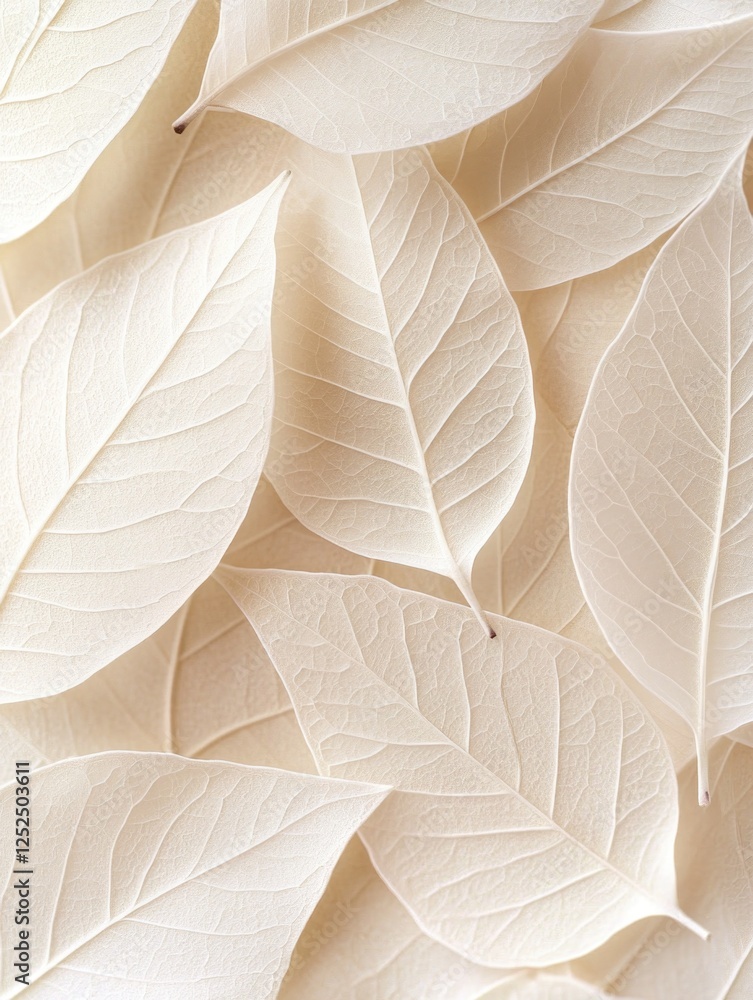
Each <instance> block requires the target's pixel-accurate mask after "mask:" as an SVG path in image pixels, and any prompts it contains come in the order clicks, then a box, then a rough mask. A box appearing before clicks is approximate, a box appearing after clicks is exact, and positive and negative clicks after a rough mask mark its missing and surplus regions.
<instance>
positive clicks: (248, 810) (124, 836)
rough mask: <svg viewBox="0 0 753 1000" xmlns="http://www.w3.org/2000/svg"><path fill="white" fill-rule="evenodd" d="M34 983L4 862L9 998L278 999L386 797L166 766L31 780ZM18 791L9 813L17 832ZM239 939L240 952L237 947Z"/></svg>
mask: <svg viewBox="0 0 753 1000" xmlns="http://www.w3.org/2000/svg"><path fill="white" fill-rule="evenodd" d="M31 789H32V790H31V797H32V801H33V817H34V819H33V820H32V822H33V823H34V824H35V825H34V833H33V840H32V842H33V844H34V848H33V856H34V865H33V868H34V872H33V874H32V875H31V876H30V878H31V882H32V899H33V902H32V909H31V914H32V922H31V924H30V927H29V929H30V930H31V954H32V963H31V964H32V985H31V986H30V987H29V988H25V987H23V986H21V985H20V984H16V983H15V982H14V976H15V974H16V971H17V970H15V969H14V968H13V965H12V962H11V960H10V956H11V955H12V954H13V952H12V949H13V947H14V945H16V944H18V941H19V937H18V931H19V927H17V926H15V924H14V923H13V922H12V920H11V919H10V914H12V913H14V912H15V909H16V906H17V905H18V898H19V897H18V891H17V890H16V889H14V888H13V883H14V881H15V879H16V878H18V877H20V876H16V875H13V874H12V869H13V867H14V865H13V862H12V860H11V856H10V854H9V853H8V852H7V851H6V852H5V861H4V870H3V872H2V884H3V886H4V887H5V888H4V891H3V896H2V899H0V902H1V903H2V912H3V914H5V915H7V916H6V919H5V920H4V921H3V924H2V937H1V940H2V952H3V954H4V956H8V958H7V960H6V961H5V962H4V963H3V967H2V983H1V987H2V993H1V994H0V995H2V996H3V997H13V996H16V995H17V994H18V993H19V992H21V990H23V996H24V997H28V998H30V1000H32V998H33V1000H57V998H59V997H76V998H77V1000H105V998H112V1000H116V998H117V1000H185V998H186V997H188V996H190V997H191V1000H219V998H229V997H253V998H254V1000H266V998H269V1000H272V998H273V997H275V996H276V995H277V990H278V987H279V984H280V981H281V980H282V977H283V975H284V972H285V968H286V965H287V962H288V959H289V957H290V954H291V952H292V950H293V946H294V944H295V941H296V939H297V937H298V934H299V933H300V932H301V930H302V929H303V926H304V924H305V922H306V920H307V918H308V916H309V914H310V913H311V911H312V909H313V908H314V906H315V905H316V903H317V901H318V899H319V897H320V896H321V894H322V891H323V890H324V887H325V885H326V882H327V879H328V877H329V875H330V872H331V871H332V869H333V867H334V865H335V862H336V861H337V859H338V857H339V855H340V853H341V851H342V850H343V848H344V846H345V845H346V844H347V842H348V840H349V839H350V837H351V836H352V834H353V833H354V832H355V830H356V829H357V828H358V827H359V826H360V824H361V823H362V822H363V821H364V820H365V819H366V817H367V816H368V815H369V814H370V813H371V812H372V810H373V809H374V808H375V807H376V806H377V805H378V804H379V803H380V802H381V801H382V800H383V799H384V796H385V793H386V791H387V789H385V788H380V787H373V786H367V785H363V784H360V785H359V784H356V783H351V782H341V781H329V780H326V779H322V778H317V777H312V776H311V775H302V774H293V773H290V772H287V771H276V770H273V769H268V768H246V767H242V766H240V765H237V764H223V763H217V762H207V761H189V760H186V759H184V758H182V757H173V756H171V755H166V754H135V753H130V754H126V753H116V754H102V755H97V756H95V757H81V758H77V759H73V760H68V761H63V762H61V763H59V764H53V765H51V766H50V767H47V768H43V769H42V770H41V771H36V772H32V775H31ZM14 791H15V788H13V789H11V790H6V791H5V792H4V793H3V795H2V800H1V802H0V814H1V815H2V819H3V825H4V827H6V828H8V829H10V828H11V827H12V826H13V816H14V811H15V796H14V795H13V792H14ZM229 942H232V943H231V944H230V943H229Z"/></svg>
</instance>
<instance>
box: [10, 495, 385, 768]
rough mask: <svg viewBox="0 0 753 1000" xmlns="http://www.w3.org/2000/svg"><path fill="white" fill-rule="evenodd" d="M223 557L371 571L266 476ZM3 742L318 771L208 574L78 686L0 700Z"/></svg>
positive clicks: (33, 751) (266, 666)
mask: <svg viewBox="0 0 753 1000" xmlns="http://www.w3.org/2000/svg"><path fill="white" fill-rule="evenodd" d="M224 559H225V561H226V562H227V563H229V564H232V565H235V566H246V567H256V568H266V567H281V568H286V569H298V570H313V571H319V572H336V573H347V572H357V573H362V572H364V571H365V570H366V568H367V561H366V560H365V559H362V558H360V557H358V556H354V555H352V554H351V553H349V552H346V551H344V550H343V549H338V548H336V547H335V546H334V545H331V544H330V543H329V542H326V541H325V540H324V539H322V538H317V537H316V536H315V535H312V534H311V533H310V532H309V531H307V530H306V529H305V528H303V527H302V525H300V524H299V523H298V522H297V521H296V520H295V518H294V517H293V516H292V515H291V514H290V513H289V512H288V511H287V510H286V509H285V508H284V507H283V505H282V504H281V503H280V500H279V499H278V497H277V496H276V495H275V493H274V490H273V489H272V487H271V486H270V485H269V482H268V481H267V480H266V479H265V478H262V479H261V481H260V483H259V487H258V489H257V491H256V493H255V494H254V498H253V500H252V502H251V507H250V509H249V512H248V514H247V515H246V518H245V520H244V522H243V524H242V525H241V527H240V529H239V530H238V533H237V535H236V537H235V538H234V539H233V542H232V543H231V545H230V548H229V549H228V551H227V552H226V553H225V555H224ZM3 737H5V740H4V742H3ZM4 745H7V748H8V751H9V753H8V758H7V759H10V757H11V756H12V755H13V753H14V752H22V753H23V754H24V755H25V756H26V757H27V758H28V759H30V760H32V761H33V762H34V764H35V766H40V765H41V764H47V763H52V762H55V761H59V760H62V759H64V758H66V757H73V756H78V755H80V754H90V753H97V752H101V751H103V750H165V751H172V752H173V753H179V754H183V755H184V756H187V757H203V758H206V759H216V758H221V759H223V760H231V761H237V762H238V763H241V764H254V765H262V766H269V767H287V768H289V769H291V770H294V771H314V770H315V766H314V762H313V760H312V758H311V754H310V753H309V751H308V749H307V747H306V744H305V741H304V739H303V737H302V735H301V732H300V728H299V726H298V723H297V721H296V719H295V715H294V712H293V708H292V706H291V704H290V701H289V700H288V697H287V694H286V692H285V688H284V686H283V684H282V682H281V680H280V678H279V676H278V675H277V673H276V671H275V669H274V667H273V666H272V664H271V663H270V662H269V658H268V657H267V654H266V653H265V652H264V649H263V647H262V646H261V644H260V642H259V640H258V638H257V637H256V633H255V632H254V630H253V629H252V628H251V626H250V625H249V624H248V621H247V620H246V617H245V615H244V614H243V613H242V612H241V611H240V610H239V609H238V606H237V605H236V604H235V602H234V601H233V600H232V598H230V597H229V596H228V595H227V594H226V593H225V591H224V590H223V588H222V587H220V586H219V584H217V583H216V582H215V581H214V580H213V579H211V578H210V579H209V580H206V581H205V582H204V583H203V584H202V585H201V586H200V587H199V588H198V590H196V591H195V592H194V593H193V594H192V595H191V597H190V598H189V599H188V601H187V602H186V603H185V604H184V605H183V606H182V607H181V608H180V609H179V610H178V611H177V612H176V613H175V614H174V615H173V617H172V618H171V619H170V620H169V621H168V622H166V623H165V625H163V626H162V628H160V629H158V630H157V631H156V632H155V633H154V635H152V636H150V637H149V638H148V639H145V640H144V641H143V642H142V643H140V644H139V645H138V646H136V647H135V648H134V649H131V650H129V651H128V652H127V653H124V654H123V655H122V656H120V657H118V659H116V660H115V661H114V662H113V663H111V664H109V665H108V666H106V667H105V668H104V669H102V670H100V671H98V672H97V673H96V674H95V675H94V676H93V677H90V678H89V679H88V680H86V681H85V682H84V683H82V684H78V685H77V686H76V687H74V688H72V689H71V690H69V691H64V692H62V693H61V694H58V695H53V696H51V697H48V698H36V699H34V700H32V701H25V702H19V703H17V704H12V705H5V706H3V708H2V710H0V748H2V747H3V746H4ZM14 748H15V751H14Z"/></svg>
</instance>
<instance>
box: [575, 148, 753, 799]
mask: <svg viewBox="0 0 753 1000" xmlns="http://www.w3.org/2000/svg"><path fill="white" fill-rule="evenodd" d="M739 167H740V164H738V165H737V166H736V167H735V168H734V169H733V170H731V171H730V173H729V174H728V175H727V176H726V177H725V178H724V181H723V183H722V184H721V185H720V186H719V188H718V189H717V191H716V192H715V193H714V195H713V197H712V198H711V199H710V200H709V201H708V202H707V203H706V204H704V205H703V206H701V208H699V209H698V211H697V212H695V213H694V214H693V215H692V216H691V217H690V218H689V219H688V220H687V221H686V222H685V223H683V225H682V226H681V227H680V228H679V229H678V231H677V233H675V235H674V236H673V237H672V238H671V239H670V240H669V242H668V243H667V244H666V246H665V247H664V248H663V249H662V251H661V252H660V253H659V256H658V257H657V259H656V262H655V264H654V266H653V267H652V269H651V270H650V271H649V273H648V276H647V278H646V281H645V283H644V286H643V288H642V290H641V294H640V296H639V299H638V302H637V304H636V307H635V309H634V311H633V312H632V313H631V315H630V317H629V318H628V320H627V322H626V324H625V326H624V328H623V330H622V332H621V333H620V335H619V337H618V338H617V339H616V341H615V342H614V344H613V345H612V346H611V347H610V349H609V350H608V351H607V353H606V355H605V357H604V359H603V361H602V363H601V364H600V366H599V369H598V371H597V373H596V375H595V377H594V382H593V385H592V387H591V390H590V393H589V398H588V401H587V403H586V407H585V410H584V413H583V417H582V420H581V423H580V425H579V427H578V432H577V435H576V439H575V445H574V448H573V460H572V473H571V491H570V504H571V523H572V529H571V530H572V543H573V555H574V558H575V563H576V567H577V569H578V574H579V576H580V579H581V582H582V585H583V589H584V592H585V594H586V597H587V599H588V602H589V604H590V606H591V609H592V611H593V613H594V616H595V617H596V619H597V621H598V622H599V624H600V626H601V628H602V630H603V631H604V634H605V635H606V637H607V639H608V640H609V642H610V645H611V646H612V648H613V649H614V650H615V651H616V652H617V654H618V655H619V656H620V658H621V659H622V661H623V662H624V663H625V664H626V666H627V667H628V668H629V669H630V670H631V671H632V672H633V673H634V675H635V676H636V677H638V678H639V679H640V680H641V681H642V682H643V683H644V684H645V685H646V687H648V688H649V690H651V691H653V692H654V694H656V695H658V696H659V697H660V698H662V699H663V700H664V701H665V702H666V703H667V704H668V705H670V706H671V707H672V708H673V709H675V711H676V712H677V713H678V714H679V715H680V716H681V717H682V718H683V719H685V720H686V722H687V723H688V725H689V726H690V727H691V729H692V731H693V734H694V737H695V740H696V747H697V755H698V760H699V797H700V801H701V802H704V801H708V792H709V789H708V779H707V774H706V757H707V751H708V745H709V742H710V740H712V739H713V738H715V737H718V736H720V735H722V734H724V733H727V732H730V731H732V730H733V729H735V728H737V727H738V726H741V725H744V724H746V723H748V722H750V721H752V720H753V671H752V670H751V658H750V653H751V644H752V643H753V619H752V617H751V616H752V614H753V598H752V597H751V594H750V593H749V591H750V580H751V578H752V575H753V549H751V545H750V523H751V491H750V468H751V461H753V459H752V457H751V454H750V441H751V432H752V431H753V428H752V427H751V419H753V408H751V406H750V402H751V398H752V397H751V381H750V379H751V375H750V373H751V365H752V364H753V352H752V351H751V337H752V335H751V326H750V321H749V313H750V309H751V295H752V294H753V222H751V217H750V213H749V212H748V208H747V205H746V203H745V199H744V197H743V195H742V191H741V188H740V182H739Z"/></svg>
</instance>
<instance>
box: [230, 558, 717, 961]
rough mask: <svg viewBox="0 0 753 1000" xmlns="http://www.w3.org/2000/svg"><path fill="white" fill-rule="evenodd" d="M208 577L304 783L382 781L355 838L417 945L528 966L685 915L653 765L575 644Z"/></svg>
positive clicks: (409, 604) (666, 790) (347, 595)
mask: <svg viewBox="0 0 753 1000" xmlns="http://www.w3.org/2000/svg"><path fill="white" fill-rule="evenodd" d="M217 574H218V577H219V579H220V580H221V582H222V583H223V585H224V586H225V587H226V588H227V589H228V591H229V592H230V593H231V594H232V595H233V596H234V597H235V599H236V600H237V601H238V603H239V605H240V606H241V608H242V609H243V610H244V611H245V613H246V614H247V615H248V617H249V620H250V621H251V622H252V624H253V625H254V627H255V628H256V630H257V632H258V633H259V636H260V638H261V640H262V642H263V643H264V646H265V648H266V649H267V651H268V653H269V655H270V657H271V659H272V661H273V663H274V664H275V666H276V667H277V669H278V671H279V672H280V675H281V677H282V679H283V681H284V683H285V686H286V687H287V689H288V693H289V695H290V698H291V701H292V702H293V705H294V707H295V709H296V714H297V716H298V720H299V722H300V724H301V728H302V729H303V732H304V735H305V737H306V740H307V742H308V743H309V746H310V747H311V751H312V753H313V754H314V758H315V760H316V763H317V767H318V769H319V771H320V773H326V774H333V775H334V774H337V775H339V776H346V775H347V776H348V777H351V778H354V779H355V778H358V779H359V780H368V781H374V782H378V781H381V780H383V779H384V778H386V776H387V775H389V780H390V782H391V783H392V784H393V785H394V786H396V788H397V789H399V791H398V792H395V793H393V795H392V796H390V799H389V801H388V802H387V803H386V804H385V805H384V806H383V807H382V808H380V810H379V811H378V812H377V813H376V814H375V815H374V817H373V818H372V819H371V820H370V821H369V822H368V824H367V825H366V826H365V827H364V829H363V831H362V835H363V838H364V842H365V843H366V845H367V847H368V849H369V853H370V855H371V857H372V860H373V861H374V864H375V866H376V868H377V870H378V871H379V873H380V874H381V875H382V877H383V878H384V879H385V881H386V882H387V884H388V885H389V886H390V888H392V889H393V891H394V892H395V893H396V894H397V895H398V896H399V897H400V899H402V900H403V902H404V903H405V904H406V906H407V907H408V908H409V910H410V911H411V913H412V914H413V916H414V918H415V919H416V920H417V922H418V924H419V926H421V927H422V929H423V930H424V931H425V932H426V933H428V934H430V936H432V937H434V938H435V939H437V940H438V941H440V942H441V943H443V944H445V945H446V946H447V947H450V948H452V949H454V950H455V951H457V952H459V953H460V954H461V955H463V956H464V957H465V958H467V959H469V960H470V961H473V962H478V963H481V964H485V965H498V966H504V967H510V966H515V965H524V964H525V965H535V966H540V965H548V964H551V963H553V962H560V961H566V960H568V959H569V958H572V957H574V956H576V955H579V954H582V953H583V952H585V951H588V950H590V949H591V948H593V947H595V946H596V945H598V944H600V943H601V942H603V941H604V940H606V939H607V938H608V937H609V936H610V935H611V934H613V933H615V932H616V931H617V930H619V929H620V928H621V927H624V926H626V925H628V924H630V923H631V922H633V921H635V920H639V919H640V918H641V917H644V916H648V915H651V914H654V913H670V914H673V915H675V916H676V917H677V918H678V919H680V920H681V921H683V922H684V923H687V922H688V921H687V918H686V917H685V916H684V915H683V914H681V913H680V912H679V910H678V909H677V905H676V901H675V884H674V869H673V866H672V845H673V841H674V836H675V829H676V822H677V815H676V811H677V803H676V793H675V784H674V775H673V772H672V767H671V761H670V758H669V754H668V752H667V749H666V746H665V744H664V742H663V740H662V738H661V735H660V733H659V731H658V730H657V729H656V727H655V725H654V723H653V722H652V721H651V719H650V718H649V716H648V715H647V714H646V713H645V711H644V710H643V709H642V708H641V706H640V705H639V703H638V702H637V701H636V700H635V699H634V698H633V697H632V695H630V693H629V692H628V690H627V689H626V688H625V687H624V686H623V685H622V684H621V683H620V682H619V681H618V680H617V678H616V677H615V676H614V675H613V674H612V672H611V671H610V670H609V669H608V668H607V667H606V666H605V665H604V664H603V663H602V662H600V660H599V658H598V657H596V656H595V655H594V654H593V653H591V652H589V651H588V650H586V649H585V648H584V647H582V646H579V645H577V644H576V643H572V642H569V641H568V640H566V639H562V638H561V637H560V636H557V635H554V634H553V633H551V632H547V631H545V630H544V629H539V628H535V627H533V626H531V625H524V624H521V623H519V622H514V621H512V620H509V619H505V618H499V617H496V616H493V617H491V621H492V623H493V625H494V628H495V629H496V630H497V632H498V640H497V641H495V642H492V641H490V640H489V639H487V638H486V637H485V636H484V635H483V634H481V633H480V632H479V629H478V627H477V626H475V623H474V619H473V615H472V613H471V612H470V611H469V610H468V609H467V608H464V607H462V606H460V605H457V604H450V603H447V602H444V601H439V600H436V599H435V598H430V597H425V596H423V595H420V594H416V593H411V592H410V591H404V590H400V589H398V588H396V587H393V586H391V585H390V584H388V583H385V582H383V581H381V580H375V579H373V578H369V577H343V576H334V575H333V576H330V575H312V574H305V573H284V572H279V571H273V570H267V571H249V570H238V569H233V568H230V567H224V566H221V567H220V568H219V569H218V570H217ZM380 775H381V777H380ZM694 926H695V929H696V930H699V929H698V928H697V925H694ZM701 933H703V932H702V931H701Z"/></svg>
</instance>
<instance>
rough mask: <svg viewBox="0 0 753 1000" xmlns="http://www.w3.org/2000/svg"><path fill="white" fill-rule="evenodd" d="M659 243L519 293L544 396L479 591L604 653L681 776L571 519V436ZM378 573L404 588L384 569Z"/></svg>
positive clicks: (681, 734) (661, 717) (678, 749)
mask: <svg viewBox="0 0 753 1000" xmlns="http://www.w3.org/2000/svg"><path fill="white" fill-rule="evenodd" d="M658 243H659V241H657V242H656V243H654V244H652V245H651V247H648V248H646V249H645V250H643V251H641V252H640V253H638V254H635V255H634V256H632V257H629V258H627V259H626V260H624V261H621V262H620V263H619V264H616V265H614V266H613V267H611V268H609V269H608V270H606V271H601V272H599V273H597V274H593V275H589V276H588V277H584V278H576V279H574V280H573V281H570V282H566V283H565V284H563V285H554V286H552V287H550V288H544V289H540V290H538V291H534V292H520V293H518V294H517V296H516V299H517V302H518V305H519V308H520V312H521V319H522V321H523V328H524V329H525V331H526V337H527V340H528V346H529V351H530V354H531V363H532V367H533V372H534V383H535V385H536V386H537V393H538V394H537V397H536V431H535V435H534V443H533V452H532V455H531V462H530V464H529V466H528V471H527V473H526V478H525V480H524V481H523V485H522V486H521V488H520V491H519V493H518V496H517V497H516V499H515V503H514V504H513V506H512V508H511V510H510V513H509V514H508V515H507V517H506V518H505V519H504V521H502V523H501V524H500V525H499V527H498V528H497V530H496V531H495V532H494V534H493V535H492V536H491V538H490V539H489V541H488V542H487V543H486V545H485V546H484V547H483V548H482V550H481V552H480V553H479V555H478V558H477V559H476V565H475V567H474V571H473V586H474V589H475V591H476V593H477V595H478V598H479V601H480V602H481V605H482V606H483V607H484V608H486V609H487V610H489V611H493V612H495V613H496V614H501V615H506V616H507V617H510V618H518V619H520V620H521V621H527V622H530V623H531V624H532V625H539V626H541V627H543V628H548V629H550V630H551V631H553V632H558V633H559V634H560V635H564V636H566V637H567V638H570V639H575V640H576V641H577V642H581V643H583V645H585V646H588V647H589V649H592V650H594V651H595V652H598V653H599V654H601V655H603V656H604V657H605V658H606V659H607V660H608V661H609V664H610V666H611V667H612V668H613V669H615V670H617V672H618V673H619V675H620V677H621V678H622V679H623V680H626V681H627V683H628V685H629V686H630V687H632V688H633V690H635V691H636V692H637V693H638V695H639V697H640V698H641V699H642V700H643V701H644V704H646V706H647V707H648V708H649V710H650V711H651V713H652V715H653V716H654V718H655V719H656V721H657V722H659V724H660V726H661V728H662V732H663V733H664V736H665V737H666V739H667V742H668V744H669V747H670V750H671V752H672V759H673V760H674V762H675V765H676V767H678V768H679V767H681V766H682V765H683V764H685V763H686V762H687V761H688V760H689V759H690V758H692V756H693V754H694V747H693V741H692V738H691V737H690V734H689V733H688V731H687V726H686V725H685V723H684V722H683V720H682V719H680V718H679V717H678V716H677V715H676V713H675V712H673V711H672V709H670V708H668V707H667V706H666V705H665V704H664V703H663V702H661V701H660V700H659V699H658V698H655V697H653V696H652V695H650V694H649V693H648V692H647V691H646V689H645V688H643V687H642V686H641V685H640V683H639V682H638V681H637V680H636V679H635V678H634V677H633V676H632V674H630V673H629V671H627V670H626V669H625V668H624V667H623V666H622V664H621V663H620V661H619V659H618V658H617V657H615V655H614V654H613V653H612V651H611V649H610V648H609V645H608V644H607V642H606V640H605V639H604V636H603V635H602V633H601V630H600V629H599V626H598V625H597V624H596V621H595V620H594V617H593V615H592V614H591V612H590V610H589V608H588V605H587V604H586V600H585V597H584V596H583V592H582V590H581V588H580V583H579V581H578V577H577V574H576V572H575V566H574V564H573V560H572V556H571V554H570V544H569V531H568V514H567V492H568V476H569V469H570V451H571V448H572V434H573V432H574V430H575V427H576V425H577V421H578V418H579V417H580V414H581V411H582V409H583V403H584V402H585V398H586V394H587V392H588V387H589V385H590V383H591V378H592V377H593V373H594V371H595V369H596V367H597V365H598V363H599V361H600V359H601V356H602V354H603V353H604V351H605V350H606V348H607V347H608V346H609V344H610V343H611V341H612V340H613V339H614V337H615V336H616V335H617V333H618V332H619V330H620V328H621V326H622V324H623V322H624V320H625V319H626V318H627V316H628V313H629V312H630V309H631V308H632V306H633V305H634V303H635V300H636V298H637V296H638V292H639V291H640V287H641V282H642V279H643V277H644V276H645V274H646V271H647V269H648V267H649V265H650V263H651V261H652V260H653V259H654V257H655V255H656V253H657V252H658V250H659V245H658ZM380 575H382V576H385V577H386V578H389V579H390V580H391V581H392V582H393V583H400V582H401V581H400V580H398V579H396V577H395V575H394V574H390V575H389V577H387V574H386V573H385V572H384V571H383V570H382V569H381V568H380ZM403 585H408V586H410V588H411V589H414V590H421V591H423V592H425V593H432V594H434V595H435V596H438V597H443V596H448V595H445V594H442V593H438V592H437V591H436V589H428V588H427V586H426V581H425V580H420V581H418V580H416V581H410V582H409V583H408V584H403Z"/></svg>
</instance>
